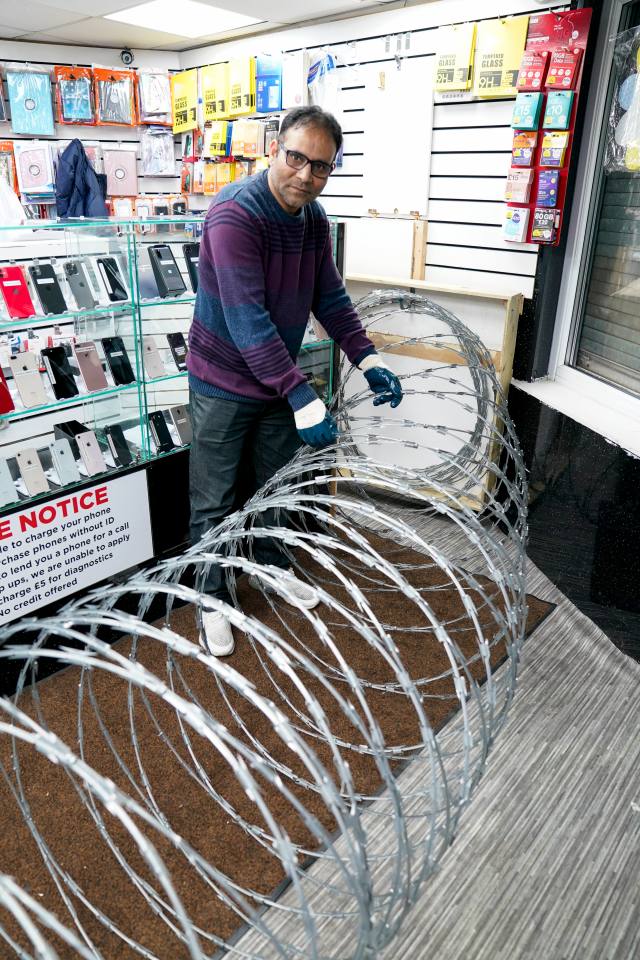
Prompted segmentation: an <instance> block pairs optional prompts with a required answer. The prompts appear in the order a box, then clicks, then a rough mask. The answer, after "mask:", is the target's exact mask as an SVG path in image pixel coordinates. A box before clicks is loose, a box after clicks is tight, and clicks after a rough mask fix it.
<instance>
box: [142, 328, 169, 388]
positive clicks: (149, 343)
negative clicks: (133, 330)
mask: <svg viewBox="0 0 640 960" xmlns="http://www.w3.org/2000/svg"><path fill="white" fill-rule="evenodd" d="M142 352H143V356H144V369H145V371H146V374H147V376H148V377H149V379H151V380H154V379H155V378H156V377H166V375H167V368H166V367H165V365H164V363H163V362H162V357H161V356H160V351H159V350H158V345H157V343H156V341H155V340H154V338H153V337H145V338H144V345H143V351H142Z"/></svg>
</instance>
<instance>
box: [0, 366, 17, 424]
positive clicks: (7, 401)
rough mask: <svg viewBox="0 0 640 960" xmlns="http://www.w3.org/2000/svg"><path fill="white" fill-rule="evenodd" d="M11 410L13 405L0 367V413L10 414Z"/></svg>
mask: <svg viewBox="0 0 640 960" xmlns="http://www.w3.org/2000/svg"><path fill="white" fill-rule="evenodd" d="M12 410H15V404H14V402H13V399H12V397H11V394H10V393H9V387H8V386H7V381H6V380H5V378H4V373H3V372H2V367H0V413H11V411H12Z"/></svg>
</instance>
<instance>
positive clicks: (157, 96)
mask: <svg viewBox="0 0 640 960" xmlns="http://www.w3.org/2000/svg"><path fill="white" fill-rule="evenodd" d="M136 91H137V97H138V120H139V122H140V123H153V124H159V125H160V126H165V127H170V126H171V122H172V118H171V81H170V79H169V74H168V73H161V72H159V71H155V70H140V72H139V73H138V82H137V86H136Z"/></svg>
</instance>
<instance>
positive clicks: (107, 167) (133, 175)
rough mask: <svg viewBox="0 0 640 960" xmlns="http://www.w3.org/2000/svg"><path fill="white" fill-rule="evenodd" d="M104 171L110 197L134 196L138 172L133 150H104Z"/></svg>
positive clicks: (136, 191)
mask: <svg viewBox="0 0 640 960" xmlns="http://www.w3.org/2000/svg"><path fill="white" fill-rule="evenodd" d="M103 160H104V172H105V173H106V175H107V193H108V194H109V196H110V197H135V196H136V194H137V193H138V172H137V160H136V151H135V150H105V151H104V153H103Z"/></svg>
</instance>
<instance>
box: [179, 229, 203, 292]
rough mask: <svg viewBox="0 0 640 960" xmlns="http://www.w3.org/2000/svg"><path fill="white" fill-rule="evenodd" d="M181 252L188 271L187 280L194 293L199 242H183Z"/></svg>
mask: <svg viewBox="0 0 640 960" xmlns="http://www.w3.org/2000/svg"><path fill="white" fill-rule="evenodd" d="M182 252H183V253H184V260H185V263H186V265H187V271H188V273H189V282H190V284H191V289H192V290H193V292H194V293H197V292H198V261H199V259H200V244H199V243H197V242H194V243H183V244H182Z"/></svg>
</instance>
